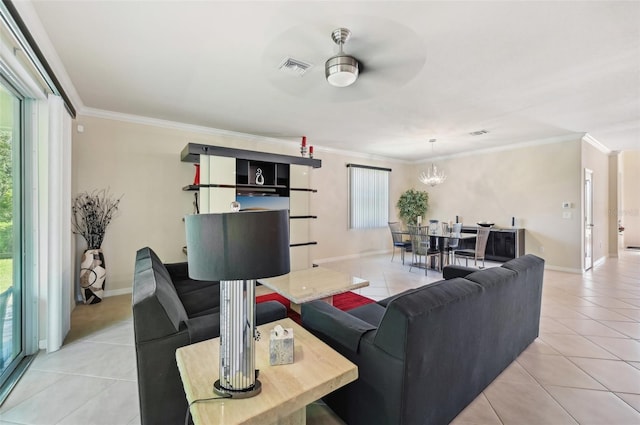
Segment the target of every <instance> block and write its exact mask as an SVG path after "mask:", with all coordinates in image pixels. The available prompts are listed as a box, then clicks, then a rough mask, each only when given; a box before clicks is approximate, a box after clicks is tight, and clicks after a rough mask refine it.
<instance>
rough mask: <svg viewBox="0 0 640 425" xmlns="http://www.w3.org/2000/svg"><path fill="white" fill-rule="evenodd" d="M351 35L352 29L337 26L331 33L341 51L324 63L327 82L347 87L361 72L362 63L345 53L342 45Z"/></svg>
mask: <svg viewBox="0 0 640 425" xmlns="http://www.w3.org/2000/svg"><path fill="white" fill-rule="evenodd" d="M349 37H351V31H349V30H348V29H346V28H337V29H335V30H333V32H332V33H331V39H332V40H333V42H334V43H336V44H337V45H338V48H339V49H340V51H339V52H338V54H337V55H336V56H333V57H332V58H330V59H329V60H327V62H325V64H324V74H325V77H327V82H329V84H331V85H332V86H334V87H347V86H350V85H351V84H353V83H355V82H356V80H357V79H358V74H359V73H360V64H359V63H358V60H357V59H356V58H354V57H353V56H349V55H345V54H344V53H343V52H342V46H343V45H344V43H346V42H347V40H348V39H349Z"/></svg>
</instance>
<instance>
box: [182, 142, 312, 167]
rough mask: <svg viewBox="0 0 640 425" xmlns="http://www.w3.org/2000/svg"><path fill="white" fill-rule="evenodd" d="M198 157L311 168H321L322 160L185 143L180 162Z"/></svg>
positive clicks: (193, 160)
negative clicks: (204, 156) (239, 159)
mask: <svg viewBox="0 0 640 425" xmlns="http://www.w3.org/2000/svg"><path fill="white" fill-rule="evenodd" d="M200 155H216V156H227V157H232V158H242V159H248V160H251V161H264V162H279V163H282V164H298V165H307V166H309V167H313V168H320V167H322V160H320V159H314V158H303V157H301V156H292V155H280V154H275V153H267V152H257V151H249V150H245V149H234V148H225V147H222V146H211V145H202V144H199V143H187V146H185V147H184V149H182V152H181V153H180V160H181V161H182V162H193V163H195V164H197V163H199V162H200Z"/></svg>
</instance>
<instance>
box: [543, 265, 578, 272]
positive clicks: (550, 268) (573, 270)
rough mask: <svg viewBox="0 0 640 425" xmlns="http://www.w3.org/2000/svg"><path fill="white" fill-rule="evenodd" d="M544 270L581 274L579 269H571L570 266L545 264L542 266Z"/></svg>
mask: <svg viewBox="0 0 640 425" xmlns="http://www.w3.org/2000/svg"><path fill="white" fill-rule="evenodd" d="M544 268H545V270H553V271H555V272H565V273H577V274H582V270H580V269H573V268H571V267H559V266H554V265H548V264H545V266H544Z"/></svg>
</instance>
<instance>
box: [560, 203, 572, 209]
mask: <svg viewBox="0 0 640 425" xmlns="http://www.w3.org/2000/svg"><path fill="white" fill-rule="evenodd" d="M562 208H571V202H563V203H562Z"/></svg>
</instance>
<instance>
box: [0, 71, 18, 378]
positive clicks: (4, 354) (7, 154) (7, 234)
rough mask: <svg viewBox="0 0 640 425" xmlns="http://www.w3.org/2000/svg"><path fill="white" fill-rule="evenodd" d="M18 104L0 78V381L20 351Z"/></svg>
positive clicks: (13, 363)
mask: <svg viewBox="0 0 640 425" xmlns="http://www.w3.org/2000/svg"><path fill="white" fill-rule="evenodd" d="M20 104H21V100H20V99H19V98H18V97H17V96H15V95H14V94H13V93H12V92H11V91H9V90H8V89H7V87H5V86H3V85H2V84H1V81H0V377H2V380H0V385H1V384H2V381H3V380H4V378H5V377H6V376H7V375H8V373H9V372H10V370H9V369H10V368H11V367H12V365H15V363H16V362H17V360H19V357H20V356H21V354H22V353H23V344H22V309H21V306H22V303H21V293H22V285H21V278H20V276H21V274H20V271H21V267H20V240H21V237H20V220H19V217H20V204H21V202H20V198H21V197H20V181H21V179H20V128H21V127H20V117H21V114H20V111H21V107H20Z"/></svg>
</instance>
